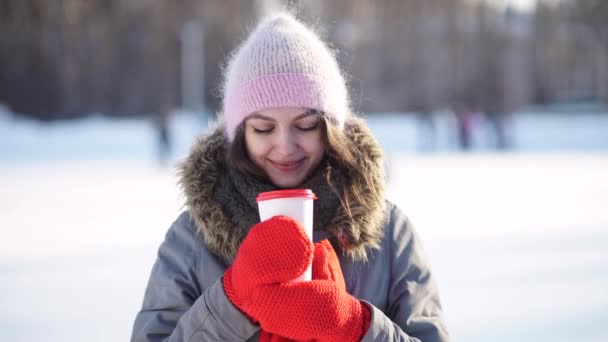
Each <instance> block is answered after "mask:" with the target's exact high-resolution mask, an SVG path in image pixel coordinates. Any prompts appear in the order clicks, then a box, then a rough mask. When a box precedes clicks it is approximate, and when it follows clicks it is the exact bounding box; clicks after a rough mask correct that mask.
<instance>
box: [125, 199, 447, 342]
mask: <svg viewBox="0 0 608 342" xmlns="http://www.w3.org/2000/svg"><path fill="white" fill-rule="evenodd" d="M385 233H386V234H385V235H384V238H383V240H382V243H381V246H382V247H381V249H380V250H377V251H374V252H372V253H371V254H370V257H369V260H368V262H367V263H362V262H359V263H355V262H352V261H349V260H350V259H349V260H345V259H344V258H341V260H340V265H341V267H342V272H343V274H344V279H345V281H346V286H347V290H348V292H349V293H351V294H352V295H353V296H355V297H356V298H358V299H361V300H364V301H366V302H367V304H368V305H369V306H370V308H372V321H371V324H370V328H369V330H368V332H367V334H366V336H365V338H364V339H363V341H412V342H413V341H424V342H434V341H448V335H447V331H446V327H445V325H444V323H443V321H442V317H441V305H440V303H439V296H438V292H437V289H436V287H435V284H434V281H433V277H432V274H431V272H430V270H429V267H428V264H427V262H426V260H425V258H424V255H423V251H422V248H421V246H420V240H419V239H418V237H417V235H416V233H415V231H414V228H413V227H412V226H411V225H410V224H409V222H408V220H407V218H406V217H405V216H404V215H403V214H402V213H401V211H400V210H399V209H398V208H397V207H396V206H395V205H393V204H391V203H389V204H387V218H386V226H385ZM326 237H327V236H323V235H322V233H321V232H319V233H316V236H315V237H314V240H315V241H318V240H322V239H323V238H326ZM201 246H204V241H203V237H202V236H201V234H198V233H197V230H196V227H195V225H194V222H193V221H192V219H191V218H190V215H189V214H188V213H187V212H185V213H183V214H182V215H181V216H180V217H179V218H178V219H177V220H176V221H175V223H174V224H173V225H172V226H171V228H170V229H169V232H168V233H167V236H166V238H165V241H164V242H163V244H162V245H161V247H160V249H159V252H158V259H157V260H156V263H155V264H154V267H153V269H152V274H151V276H150V281H149V282H148V288H147V290H146V294H145V297H144V302H143V306H142V309H141V311H140V312H139V313H138V315H137V318H136V320H135V325H134V328H133V335H132V338H131V341H142V342H143V341H192V342H194V341H256V340H257V334H259V330H260V328H259V326H257V325H254V324H252V323H251V322H250V321H249V320H248V319H247V317H245V316H244V315H243V314H242V313H241V312H240V311H239V310H238V309H237V308H236V307H235V306H234V305H232V303H231V302H230V300H228V297H226V294H225V293H224V290H223V286H222V280H221V278H222V275H223V273H224V271H225V270H226V268H227V267H228V265H226V264H225V263H224V262H223V261H222V260H221V259H220V258H218V257H217V256H215V255H213V254H211V253H210V252H209V251H208V250H207V249H206V248H204V247H201Z"/></svg>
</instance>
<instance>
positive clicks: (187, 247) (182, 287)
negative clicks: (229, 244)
mask: <svg viewBox="0 0 608 342" xmlns="http://www.w3.org/2000/svg"><path fill="white" fill-rule="evenodd" d="M202 243H203V242H202V238H201V237H200V236H198V235H197V234H196V232H195V228H194V225H193V224H191V222H190V216H189V215H188V214H187V213H184V214H182V215H181V216H180V217H179V218H178V219H177V220H176V221H175V222H174V223H173V225H172V226H171V228H170V229H169V231H168V232H167V235H166V237H165V240H164V242H163V243H162V245H161V246H160V248H159V251H158V258H157V259H156V262H155V263H154V266H153V268H152V273H151V275H150V279H149V281H148V286H147V288H146V293H145V295H144V300H143V305H142V308H141V310H140V312H139V313H138V314H137V317H136V319H135V323H134V326H133V332H132V335H131V341H133V342H135V341H138V342H139V341H142V342H143V341H146V342H148V341H246V340H247V339H249V338H251V336H253V335H254V334H255V333H256V332H257V331H258V330H259V327H258V326H256V325H254V324H252V323H251V322H250V321H249V320H248V319H247V318H246V317H245V316H244V315H243V314H242V313H241V312H240V311H239V310H238V309H237V308H236V307H235V306H234V305H233V304H232V303H231V302H230V300H229V299H228V297H227V296H226V294H225V292H224V288H223V285H222V279H221V273H220V274H219V275H220V276H218V279H217V280H215V281H213V282H211V285H210V286H209V287H207V288H202V286H201V282H200V278H199V277H205V276H210V275H199V274H198V273H199V272H205V271H206V270H201V269H200V268H199V264H200V263H201V262H200V258H201V254H202V252H201V250H202V249H203V248H204V247H203V245H202ZM205 255H206V256H207V257H209V256H210V254H205ZM203 256H204V255H203ZM204 264H209V263H208V262H206V263H204ZM215 272H219V271H218V270H215Z"/></svg>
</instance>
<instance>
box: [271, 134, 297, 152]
mask: <svg viewBox="0 0 608 342" xmlns="http://www.w3.org/2000/svg"><path fill="white" fill-rule="evenodd" d="M275 150H276V151H277V152H278V153H279V154H280V155H281V156H290V155H292V154H294V153H295V152H296V151H297V150H298V144H297V142H296V139H295V136H294V134H293V133H292V132H291V130H289V129H285V130H282V132H281V133H280V134H278V135H277V140H276V141H275Z"/></svg>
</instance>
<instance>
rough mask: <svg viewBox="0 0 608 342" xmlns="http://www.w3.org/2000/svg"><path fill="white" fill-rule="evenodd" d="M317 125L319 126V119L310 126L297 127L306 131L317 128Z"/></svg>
mask: <svg viewBox="0 0 608 342" xmlns="http://www.w3.org/2000/svg"><path fill="white" fill-rule="evenodd" d="M317 127H319V121H316V122H315V123H314V124H313V125H309V126H296V128H297V129H299V130H300V131H304V132H308V131H314V130H315V129H317Z"/></svg>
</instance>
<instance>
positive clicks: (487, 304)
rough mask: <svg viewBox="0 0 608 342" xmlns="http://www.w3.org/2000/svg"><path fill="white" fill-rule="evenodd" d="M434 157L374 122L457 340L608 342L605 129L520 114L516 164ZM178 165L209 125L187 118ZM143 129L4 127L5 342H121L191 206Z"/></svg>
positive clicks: (382, 121)
mask: <svg viewBox="0 0 608 342" xmlns="http://www.w3.org/2000/svg"><path fill="white" fill-rule="evenodd" d="M449 120H450V119H449V118H446V117H440V118H439V126H438V127H439V129H438V132H439V138H438V149H439V151H438V152H435V153H430V154H417V153H415V150H416V145H417V140H416V134H417V130H416V126H415V123H414V121H413V120H411V119H409V118H408V117H403V116H398V115H390V114H386V115H382V116H376V117H370V126H371V127H372V129H373V130H374V132H375V133H376V134H377V135H378V137H379V140H380V141H381V143H382V144H383V145H384V146H385V147H386V149H387V151H388V152H389V160H388V167H389V175H390V182H389V190H388V195H389V198H390V199H392V200H393V201H395V202H396V203H398V204H399V205H400V206H401V207H402V208H403V210H404V211H405V212H406V213H407V214H408V215H409V216H410V218H411V219H412V221H413V222H414V223H415V225H416V227H417V230H418V233H419V234H420V235H421V237H422V239H423V242H424V246H425V250H426V252H427V255H428V257H429V259H430V262H431V264H432V267H433V270H434V272H435V274H436V276H437V280H438V284H439V287H440V291H441V295H442V299H443V304H444V309H445V315H446V321H447V323H448V327H449V330H450V333H451V335H452V338H453V340H454V341H457V342H458V341H473V342H478V341H479V342H482V341H522V342H527V341H530V342H532V341H556V342H561V341H564V342H565V341H572V340H576V341H583V342H599V341H608V332H607V331H606V330H605V328H604V327H605V326H606V324H607V323H608V290H607V289H608V176H607V175H608V114H605V113H599V114H598V113H582V114H581V115H580V116H579V117H578V118H577V119H573V118H572V117H571V116H565V115H562V114H559V113H557V114H551V115H549V114H547V115H544V116H540V117H539V116H533V115H526V114H521V115H516V116H515V117H514V118H513V122H512V124H513V132H512V134H513V136H514V138H515V140H516V146H517V149H515V150H514V151H512V152H508V153H502V154H497V153H493V152H491V151H490V150H488V149H487V145H488V142H487V140H486V138H485V136H484V134H481V133H480V134H477V135H476V136H475V142H476V146H478V151H479V152H475V153H468V154H463V153H458V152H455V151H454V150H453V148H451V147H450V146H451V141H452V137H451V136H450V134H449V133H447V131H446V127H448V126H447V122H449ZM173 127H174V129H175V130H176V131H177V132H179V134H178V135H179V137H178V138H176V141H175V146H176V152H175V154H174V160H175V159H178V158H179V157H180V156H182V155H183V153H185V151H186V150H187V146H188V145H189V143H190V141H191V140H192V137H193V136H194V135H195V134H196V132H198V131H200V130H201V129H203V128H202V127H204V125H202V124H200V123H199V121H197V120H194V119H193V118H191V117H188V116H180V117H178V118H177V119H176V120H175V121H174V124H173ZM153 133H154V132H153V130H152V129H151V125H150V123H148V122H144V121H140V120H107V119H103V118H101V117H93V118H91V119H87V120H83V121H80V122H66V123H55V124H52V125H47V126H45V125H39V124H36V123H33V122H30V121H27V120H17V119H13V118H11V117H10V116H8V115H6V114H1V113H0V232H1V233H2V239H0V293H1V295H0V340H2V341H74V342H76V341H126V340H128V338H129V335H130V330H131V326H132V323H133V318H134V316H135V313H136V312H137V310H138V308H139V306H140V304H141V300H142V297H143V292H144V287H145V284H146V282H147V277H148V275H149V271H150V268H151V266H152V263H153V261H154V258H155V254H156V250H157V248H158V245H159V244H160V243H161V241H162V239H163V237H164V233H165V232H166V230H167V228H168V227H169V225H170V224H171V222H172V221H173V220H174V219H175V218H176V217H177V215H178V214H179V212H180V210H181V205H182V204H183V198H181V197H180V194H179V191H178V188H177V186H176V181H177V179H176V177H175V172H174V169H172V168H163V167H160V166H158V164H157V163H156V162H155V158H154V157H155V149H154V147H155V146H154V143H153Z"/></svg>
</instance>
